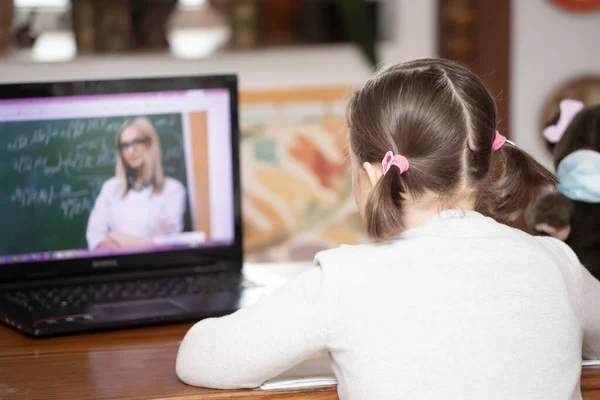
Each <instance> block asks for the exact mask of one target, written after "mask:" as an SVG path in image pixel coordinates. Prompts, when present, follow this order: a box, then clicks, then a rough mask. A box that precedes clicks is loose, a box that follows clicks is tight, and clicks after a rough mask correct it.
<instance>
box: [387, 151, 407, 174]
mask: <svg viewBox="0 0 600 400" xmlns="http://www.w3.org/2000/svg"><path fill="white" fill-rule="evenodd" d="M381 165H382V166H383V174H384V175H385V174H386V173H387V172H388V171H389V170H390V168H391V167H392V165H395V166H396V167H398V169H399V170H400V173H401V174H403V173H405V172H406V171H407V170H408V167H409V166H410V164H409V163H408V160H407V159H406V157H404V156H401V155H400V154H396V155H394V153H392V152H391V151H388V152H387V153H385V156H384V157H383V161H381Z"/></svg>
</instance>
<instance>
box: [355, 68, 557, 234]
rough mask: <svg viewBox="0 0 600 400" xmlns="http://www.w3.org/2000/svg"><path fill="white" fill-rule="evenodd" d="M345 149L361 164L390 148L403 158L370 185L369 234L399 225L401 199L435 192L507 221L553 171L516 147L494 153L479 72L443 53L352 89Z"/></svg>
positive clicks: (491, 116)
mask: <svg viewBox="0 0 600 400" xmlns="http://www.w3.org/2000/svg"><path fill="white" fill-rule="evenodd" d="M348 124H349V128H350V148H351V150H352V152H353V156H354V157H355V158H356V161H357V162H359V163H360V164H362V163H364V162H380V161H381V160H382V159H383V156H384V155H385V153H386V152H387V151H392V152H393V153H394V154H401V155H403V156H405V157H406V158H407V159H408V160H409V162H410V168H409V169H408V171H406V172H405V173H403V174H399V173H398V170H397V169H395V168H396V167H392V169H391V170H390V171H389V172H388V173H387V174H385V175H384V176H383V177H382V178H381V179H380V180H379V182H378V183H377V184H376V185H375V187H374V188H373V190H372V192H371V194H370V197H369V198H368V200H367V203H366V206H365V212H364V217H365V225H366V229H367V232H368V234H369V235H370V236H371V237H373V238H374V239H387V238H389V237H391V236H393V235H395V234H397V233H398V232H400V231H402V230H403V228H404V222H403V221H404V215H403V208H402V205H403V200H404V199H405V198H406V197H407V196H410V197H411V198H412V199H414V200H417V201H418V200H419V199H420V198H421V197H423V196H424V195H425V194H426V193H428V192H429V193H434V194H436V195H438V196H439V197H440V199H441V200H449V201H452V200H454V199H455V198H456V196H458V195H462V194H467V195H469V196H474V197H475V198H476V210H477V211H479V212H481V213H483V214H486V215H489V216H492V217H495V218H498V219H501V220H505V221H511V220H514V219H516V218H517V217H518V216H520V215H521V214H522V213H523V212H524V210H525V208H526V207H527V206H529V205H530V204H531V203H532V202H533V201H534V200H535V199H536V198H537V197H538V195H539V194H541V192H542V191H543V190H545V189H546V188H548V187H550V186H552V185H555V184H556V178H555V177H554V175H553V174H552V173H551V172H550V171H548V170H547V169H545V168H544V167H543V166H542V165H540V164H539V163H538V162H536V161H535V160H534V159H533V158H532V157H531V156H529V155H528V154H527V153H525V152H524V151H522V150H520V149H519V148H517V147H515V146H513V145H510V144H505V145H504V146H502V147H501V148H500V149H499V150H498V151H492V142H493V140H494V134H495V131H496V126H497V119H496V104H495V103H494V99H493V97H492V96H491V94H490V92H489V91H488V89H487V88H486V87H485V85H484V83H483V82H482V81H481V79H479V77H478V76H476V75H475V74H473V73H472V72H471V71H469V70H468V69H467V68H465V67H463V66H461V65H460V64H458V63H456V62H453V61H449V60H444V59H422V60H416V61H411V62H407V63H403V64H399V65H395V66H392V67H389V68H387V69H385V70H383V71H381V72H380V73H379V74H378V75H377V76H376V77H374V78H372V79H370V80H369V81H368V82H367V83H366V84H365V85H364V87H363V88H362V89H360V90H359V91H357V92H356V93H354V96H353V97H352V98H351V100H350V102H349V105H348Z"/></svg>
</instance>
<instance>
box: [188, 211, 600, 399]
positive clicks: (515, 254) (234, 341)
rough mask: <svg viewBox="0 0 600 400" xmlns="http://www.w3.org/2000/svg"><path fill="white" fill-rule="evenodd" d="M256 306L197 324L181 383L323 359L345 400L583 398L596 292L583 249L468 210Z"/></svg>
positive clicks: (344, 250) (321, 267)
mask: <svg viewBox="0 0 600 400" xmlns="http://www.w3.org/2000/svg"><path fill="white" fill-rule="evenodd" d="M315 265H316V267H315V268H312V269H311V270H309V271H307V272H305V273H303V274H301V275H300V276H298V277H297V278H295V279H293V280H292V281H291V282H289V283H288V284H286V285H285V286H284V287H282V288H281V289H279V290H277V291H275V292H273V293H272V294H270V295H267V296H265V297H264V298H263V299H261V300H260V301H259V302H258V303H256V304H255V305H253V306H251V307H249V308H247V309H242V310H240V311H238V312H236V313H234V314H232V315H230V316H226V317H222V318H215V319H208V320H204V321H201V322H199V323H197V324H196V325H194V326H193V327H192V328H191V329H190V331H189V332H188V333H187V335H186V336H185V338H184V340H183V342H182V344H181V348H180V350H179V354H178V357H177V365H176V368H177V374H178V376H179V377H180V378H181V379H182V380H183V381H184V382H186V383H188V384H190V385H195V386H204V387H212V388H223V389H226V388H253V387H256V386H258V385H260V384H261V383H263V382H264V381H265V380H267V379H270V378H271V377H273V376H275V375H277V374H279V373H281V372H283V371H284V370H286V369H288V368H290V367H292V366H294V365H295V364H297V363H299V362H301V361H303V360H304V359H306V358H308V357H310V356H312V355H313V354H314V353H316V352H319V351H327V352H329V354H330V358H331V360H332V365H333V368H334V371H335V373H336V376H337V378H338V382H339V385H338V393H339V396H340V399H343V400H348V399H352V400H366V399H377V400H378V399H428V400H431V399H477V400H481V399H486V400H489V399H511V400H515V399H527V400H532V399H544V400H552V399H557V400H558V399H560V400H567V399H580V398H581V394H580V387H579V380H580V373H581V360H582V349H583V356H584V357H586V358H592V357H597V356H598V355H600V308H599V306H600V283H599V282H598V281H597V280H595V279H594V278H593V277H592V276H591V275H590V274H589V273H588V272H587V271H586V270H585V268H583V267H582V266H581V264H580V263H579V262H578V260H577V258H576V256H575V255H574V253H573V252H572V251H571V250H570V249H569V248H568V247H567V246H566V245H565V244H563V243H562V242H560V241H558V240H555V239H552V238H541V237H533V236H530V235H528V234H526V233H524V232H522V231H519V230H517V229H513V228H510V227H507V226H505V225H502V224H499V223H497V222H495V221H494V220H493V219H491V218H487V217H484V216H482V215H481V214H478V213H476V212H472V211H467V212H463V211H457V210H448V211H444V212H442V213H440V214H439V215H438V216H436V217H434V218H433V219H431V220H429V221H428V222H426V223H425V224H423V225H421V226H419V227H417V228H415V229H411V230H409V231H406V232H405V233H403V234H402V235H401V236H400V237H398V238H397V239H396V240H392V241H390V242H388V243H385V244H378V245H364V246H343V247H340V248H338V249H334V250H330V251H325V252H322V253H320V254H318V255H317V257H316V259H315Z"/></svg>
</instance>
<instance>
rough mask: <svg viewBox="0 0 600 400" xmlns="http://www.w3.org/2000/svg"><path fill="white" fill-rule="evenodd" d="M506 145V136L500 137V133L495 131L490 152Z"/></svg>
mask: <svg viewBox="0 0 600 400" xmlns="http://www.w3.org/2000/svg"><path fill="white" fill-rule="evenodd" d="M504 143H506V136H504V135H501V134H500V132H498V131H496V133H495V135H494V141H493V142H492V150H498V149H499V148H500V147H502V146H504Z"/></svg>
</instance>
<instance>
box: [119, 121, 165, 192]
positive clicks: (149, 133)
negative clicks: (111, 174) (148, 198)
mask: <svg viewBox="0 0 600 400" xmlns="http://www.w3.org/2000/svg"><path fill="white" fill-rule="evenodd" d="M131 127H133V128H135V129H136V130H137V131H138V132H139V133H140V136H141V137H142V138H144V139H148V146H149V148H148V152H147V154H146V159H145V160H144V165H143V167H142V176H143V178H144V179H151V180H152V185H153V189H152V193H155V194H156V193H160V192H162V190H163V187H164V185H165V176H164V173H163V169H162V161H161V156H160V142H159V140H158V135H157V134H156V130H155V129H154V126H153V125H152V122H150V120H149V119H148V118H144V117H138V118H134V119H130V120H128V121H125V123H124V124H123V125H122V126H121V129H120V130H119V133H118V134H117V138H116V142H117V149H118V148H119V145H120V143H121V135H122V134H123V132H124V131H125V129H127V128H131ZM125 164H126V162H125V160H124V159H123V154H122V152H121V151H119V152H118V156H117V164H116V166H115V176H116V177H117V178H118V179H119V181H121V183H122V184H123V187H124V192H123V196H125V195H126V194H127V192H128V191H129V189H131V188H130V187H129V181H128V180H127V176H126V173H125Z"/></svg>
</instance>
